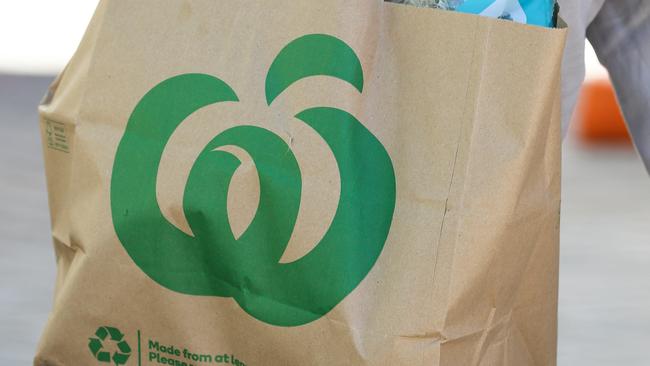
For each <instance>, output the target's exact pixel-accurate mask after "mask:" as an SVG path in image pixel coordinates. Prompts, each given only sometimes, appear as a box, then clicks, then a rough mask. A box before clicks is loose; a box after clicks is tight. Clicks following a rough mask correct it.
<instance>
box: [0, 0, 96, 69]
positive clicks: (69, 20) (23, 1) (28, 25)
mask: <svg viewBox="0 0 650 366" xmlns="http://www.w3.org/2000/svg"><path fill="white" fill-rule="evenodd" d="M97 2H98V1H97V0H0V72H13V73H38V74H41V73H50V74H51V73H57V72H59V71H60V70H61V69H62V68H63V66H65V64H66V63H67V61H68V59H69V58H70V57H71V56H72V54H73V53H74V51H75V49H76V48H77V45H78V44H79V41H80V40H81V36H82V35H83V33H84V31H85V29H86V26H87V25H88V22H89V21H90V18H91V16H92V14H93V12H94V10H95V7H96V6H97Z"/></svg>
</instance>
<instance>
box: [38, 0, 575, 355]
mask: <svg viewBox="0 0 650 366" xmlns="http://www.w3.org/2000/svg"><path fill="white" fill-rule="evenodd" d="M564 36H565V35H564V31H563V30H554V29H544V28H539V27H531V26H525V25H520V24H515V23H512V22H507V21H499V20H493V19H487V18H482V17H478V16H473V15H465V14H458V13H451V12H445V11H439V10H433V9H418V8H414V7H408V6H404V5H396V4H388V3H384V2H383V1H380V0H376V1H371V0H363V1H361V0H360V1H343V0H329V1H289V0H276V1H235V0H222V1H214V0H193V1H177V0H155V1H154V0H138V1H117V0H103V1H101V3H100V5H99V8H98V10H97V12H96V14H95V16H94V18H93V20H92V22H91V24H90V26H89V29H88V31H87V34H86V35H85V38H84V39H83V41H82V43H81V45H80V47H79V49H78V51H77V52H76V54H75V55H74V57H73V58H72V60H71V61H70V63H69V64H68V66H67V67H66V69H65V71H64V72H63V73H62V74H61V75H60V76H59V78H58V79H57V80H56V81H55V82H54V84H53V85H52V87H51V89H50V91H49V93H48V95H47V96H46V97H45V99H44V101H43V103H42V105H41V107H40V116H41V117H40V118H41V119H40V126H41V133H42V136H43V145H44V152H45V162H46V170H47V181H48V189H49V197H50V198H49V199H50V202H49V203H50V209H51V215H52V237H53V241H54V248H55V251H56V258H57V264H58V274H57V286H56V294H55V301H54V309H53V311H52V314H51V317H50V318H49V321H48V323H47V326H46V329H45V331H44V334H43V337H42V341H41V342H40V345H39V347H38V350H37V355H36V357H35V365H37V366H45V365H56V366H64V365H65V366H73V365H83V366H88V365H102V364H106V365H109V364H112V365H118V366H119V365H138V366H141V365H194V366H199V365H217V364H229V365H264V366H276V365H277V366H286V365H440V366H451V365H461V366H465V365H510V366H526V365H531V366H532V365H535V366H541V365H554V364H555V358H556V357H555V349H556V308H557V285H558V284H557V280H558V222H559V220H558V219H559V205H560V138H559V114H558V112H559V103H558V95H559V93H558V87H559V68H560V61H561V55H562V50H563V43H564ZM44 280H47V279H44Z"/></svg>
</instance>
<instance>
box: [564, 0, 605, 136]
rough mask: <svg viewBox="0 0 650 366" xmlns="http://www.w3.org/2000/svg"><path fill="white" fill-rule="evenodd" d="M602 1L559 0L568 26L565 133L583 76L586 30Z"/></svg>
mask: <svg viewBox="0 0 650 366" xmlns="http://www.w3.org/2000/svg"><path fill="white" fill-rule="evenodd" d="M604 2H605V0H558V3H559V4H560V17H561V18H562V19H563V20H564V21H565V22H566V23H567V25H568V26H569V29H568V31H569V32H568V35H567V44H566V48H565V51H564V60H563V62H562V132H563V133H564V135H566V132H567V130H568V128H569V123H570V122H571V117H572V116H573V110H574V109H575V106H576V102H577V100H578V95H579V94H580V87H581V86H582V82H583V81H584V78H585V38H586V30H587V27H588V26H589V24H590V23H591V22H592V20H593V19H594V18H595V17H596V15H597V14H598V12H599V11H600V8H601V7H602V6H603V3H604Z"/></svg>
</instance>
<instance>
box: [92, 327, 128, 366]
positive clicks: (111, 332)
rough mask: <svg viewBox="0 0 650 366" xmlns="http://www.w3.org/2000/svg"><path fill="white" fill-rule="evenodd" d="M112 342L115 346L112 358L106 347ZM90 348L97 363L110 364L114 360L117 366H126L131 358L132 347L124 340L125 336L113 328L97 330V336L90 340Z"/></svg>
mask: <svg viewBox="0 0 650 366" xmlns="http://www.w3.org/2000/svg"><path fill="white" fill-rule="evenodd" d="M111 342H112V343H113V344H114V345H115V347H113V348H115V351H114V352H113V355H112V356H111V353H110V351H108V350H107V349H108V348H107V347H106V346H107V345H109V344H110V343H111ZM88 348H89V349H90V352H92V354H93V356H95V358H96V359H97V361H99V362H106V363H110V362H111V360H112V361H113V363H115V365H116V366H119V365H125V364H126V361H128V360H129V356H131V346H129V344H128V343H127V342H126V340H124V334H122V332H120V331H119V329H117V328H113V327H99V328H97V331H96V332H95V336H94V337H90V338H89V342H88Z"/></svg>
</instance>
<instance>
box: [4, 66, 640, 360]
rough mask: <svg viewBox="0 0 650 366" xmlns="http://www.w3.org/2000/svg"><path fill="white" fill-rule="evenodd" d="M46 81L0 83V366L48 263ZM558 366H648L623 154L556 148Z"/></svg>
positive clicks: (636, 214) (34, 305)
mask: <svg viewBox="0 0 650 366" xmlns="http://www.w3.org/2000/svg"><path fill="white" fill-rule="evenodd" d="M50 80H51V78H50V77H16V76H9V75H0V139H1V141H0V364H2V365H28V364H30V363H31V358H32V354H33V352H34V348H35V346H36V342H37V341H38V337H39V334H40V332H41V330H42V328H43V324H44V323H45V321H46V319H47V316H48V311H49V308H50V306H51V299H52V290H53V283H54V272H55V267H54V255H53V253H52V249H51V247H50V243H49V218H48V212H47V197H46V194H45V183H44V179H45V178H44V174H43V163H42V158H41V150H40V141H39V135H38V130H37V123H36V111H35V106H36V105H37V104H38V101H39V100H40V97H41V95H42V94H43V93H44V91H45V90H46V87H47V85H48V84H49V82H50ZM564 155H565V156H564V170H565V174H564V201H563V212H562V258H561V259H562V272H561V288H560V345H559V361H560V362H559V364H560V366H581V365H584V366H612V365H616V366H619V365H621V366H648V365H650V178H648V176H647V174H646V173H645V171H644V169H643V167H642V165H641V162H640V161H639V159H638V158H637V156H636V154H635V152H634V151H633V150H632V149H629V148H620V147H600V148H585V147H581V146H578V145H576V144H575V143H572V142H570V141H569V142H567V143H566V144H565V154H564Z"/></svg>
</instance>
